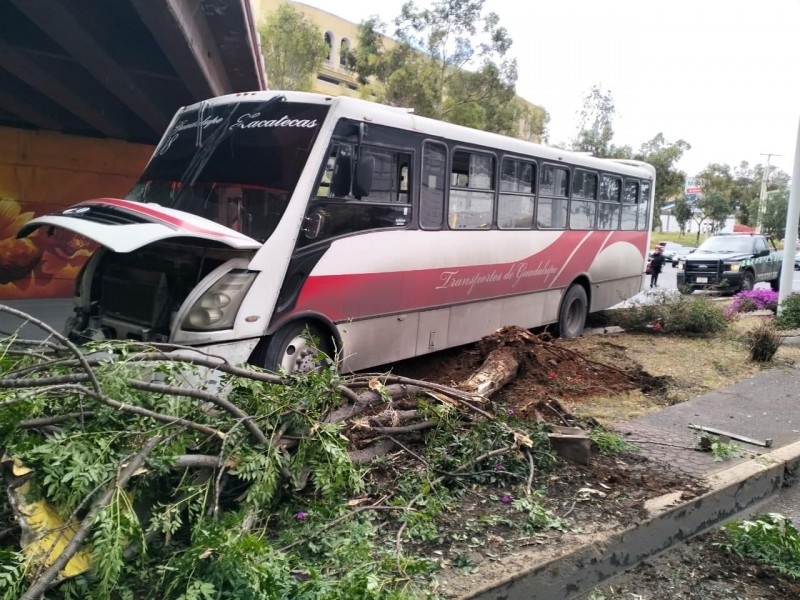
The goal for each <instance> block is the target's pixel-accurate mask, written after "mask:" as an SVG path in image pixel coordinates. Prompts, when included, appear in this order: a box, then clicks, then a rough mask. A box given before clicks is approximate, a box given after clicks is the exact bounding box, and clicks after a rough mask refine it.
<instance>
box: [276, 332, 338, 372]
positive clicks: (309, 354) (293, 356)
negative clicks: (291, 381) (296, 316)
mask: <svg viewBox="0 0 800 600" xmlns="http://www.w3.org/2000/svg"><path fill="white" fill-rule="evenodd" d="M333 350H334V348H333V340H332V339H331V336H330V335H329V334H328V332H327V331H325V330H324V329H323V328H322V327H320V326H319V325H317V324H315V323H312V322H309V321H295V322H293V323H289V324H288V325H286V326H285V327H282V328H281V329H279V330H278V331H276V332H275V333H274V334H272V336H271V337H270V339H269V343H268V344H267V347H266V351H265V352H264V355H263V356H264V358H263V360H262V365H261V366H262V367H264V368H265V369H266V370H267V371H272V372H274V373H279V372H281V371H285V372H286V373H308V372H311V371H317V370H319V369H320V368H322V367H323V366H324V365H325V364H326V360H325V357H328V358H331V357H333Z"/></svg>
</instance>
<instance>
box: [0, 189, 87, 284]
mask: <svg viewBox="0 0 800 600" xmlns="http://www.w3.org/2000/svg"><path fill="white" fill-rule="evenodd" d="M28 207H30V208H32V209H33V210H28V211H25V210H24V209H23V208H22V207H21V206H20V203H19V202H17V201H16V200H14V199H13V198H0V298H2V299H4V300H19V299H23V298H47V297H66V296H71V295H72V283H73V281H74V279H75V276H76V275H77V274H78V272H79V271H80V269H81V267H82V266H83V264H84V263H85V262H86V260H87V259H88V258H89V256H90V255H91V253H92V252H93V251H94V249H95V247H96V244H94V243H93V242H92V241H90V240H88V239H86V238H84V237H82V236H76V235H73V234H71V233H70V232H68V231H64V230H62V229H54V228H50V229H47V228H40V229H38V230H37V231H36V232H34V233H33V234H32V235H30V236H28V237H26V238H22V239H17V238H16V234H17V231H19V229H20V228H21V227H22V226H23V225H24V224H25V223H27V222H28V221H30V220H31V219H32V218H33V217H34V216H38V215H41V214H46V213H49V212H52V211H53V210H56V207H53V206H47V205H36V204H28V206H26V208H28Z"/></svg>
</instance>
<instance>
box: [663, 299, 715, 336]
mask: <svg viewBox="0 0 800 600" xmlns="http://www.w3.org/2000/svg"><path fill="white" fill-rule="evenodd" d="M667 307H668V314H667V315H666V318H665V321H664V328H665V331H666V333H674V334H678V335H686V334H699V335H711V334H714V333H719V332H720V331H724V330H725V328H726V327H727V326H728V319H727V318H726V317H725V313H723V311H722V310H721V309H720V307H719V306H718V305H717V304H716V303H714V302H713V301H711V300H710V299H709V298H707V297H705V296H698V297H697V298H683V299H681V300H680V301H678V302H673V303H670V304H669V305H667Z"/></svg>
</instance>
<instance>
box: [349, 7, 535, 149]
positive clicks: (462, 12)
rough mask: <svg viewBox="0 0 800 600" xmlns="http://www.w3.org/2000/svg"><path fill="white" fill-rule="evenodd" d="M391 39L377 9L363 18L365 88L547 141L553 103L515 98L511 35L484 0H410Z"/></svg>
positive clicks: (359, 67) (384, 98) (427, 110)
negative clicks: (421, 0) (426, 0)
mask: <svg viewBox="0 0 800 600" xmlns="http://www.w3.org/2000/svg"><path fill="white" fill-rule="evenodd" d="M394 24H395V28H396V29H395V32H394V35H395V37H396V42H389V43H385V37H384V36H383V34H382V31H383V30H384V29H385V27H386V26H385V24H383V23H382V22H381V21H380V20H379V19H378V18H377V17H372V18H370V19H368V20H366V21H364V22H362V23H361V24H360V25H359V33H358V47H357V49H356V51H355V70H356V72H357V76H358V79H359V83H360V84H361V85H362V89H363V93H364V95H367V96H371V97H374V98H376V99H377V100H378V101H379V102H386V103H389V104H393V105H399V106H406V107H410V108H413V109H414V110H415V112H416V113H417V114H420V115H423V116H427V117H432V118H435V119H441V120H444V121H448V122H451V123H457V124H459V125H466V126H469V127H474V128H477V129H485V130H488V131H494V132H497V133H503V134H507V135H515V136H522V137H524V138H526V139H531V140H535V141H540V140H542V139H543V138H544V135H545V127H546V124H547V121H548V116H547V113H546V111H545V110H544V109H543V108H541V107H538V106H535V105H530V104H527V103H525V102H521V101H519V99H518V98H516V81H517V63H516V59H513V58H510V57H509V56H508V52H509V49H510V47H511V44H512V40H511V38H510V36H509V35H508V32H507V31H506V29H505V28H504V27H501V26H500V24H499V18H498V16H497V15H496V14H495V13H485V12H484V0H439V1H438V2H435V3H433V4H430V5H427V6H426V7H425V8H421V7H418V6H417V5H416V4H415V3H414V2H413V1H410V2H406V3H405V4H404V5H403V7H402V10H401V14H400V15H399V16H398V17H397V18H396V19H395V22H394Z"/></svg>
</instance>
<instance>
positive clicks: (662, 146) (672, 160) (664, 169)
mask: <svg viewBox="0 0 800 600" xmlns="http://www.w3.org/2000/svg"><path fill="white" fill-rule="evenodd" d="M690 149H691V146H690V145H689V144H688V143H687V142H685V141H684V140H678V141H677V142H669V141H667V140H666V139H665V138H664V134H663V133H658V134H656V135H655V136H654V137H653V139H651V140H650V141H647V142H645V143H644V144H642V145H641V147H640V148H639V151H638V152H637V153H636V154H635V155H634V158H635V159H636V160H641V161H644V162H646V163H649V164H651V165H652V166H653V167H654V168H655V170H656V193H655V210H654V211H653V224H654V228H655V225H656V224H657V223H658V218H659V214H660V213H661V207H662V206H664V204H666V201H667V198H677V197H679V196H680V194H682V192H683V184H684V181H685V180H686V173H684V172H683V171H681V170H680V169H678V168H677V167H676V164H677V163H678V161H680V159H681V158H682V157H683V155H684V153H685V152H687V151H688V150H690ZM689 218H691V214H690V215H689ZM689 218H687V219H686V221H685V222H688V220H689ZM679 224H680V221H679ZM684 224H685V223H684ZM681 230H682V231H683V228H682V229H681Z"/></svg>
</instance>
